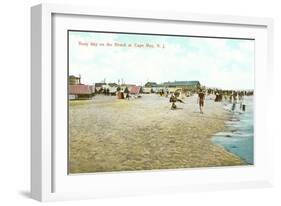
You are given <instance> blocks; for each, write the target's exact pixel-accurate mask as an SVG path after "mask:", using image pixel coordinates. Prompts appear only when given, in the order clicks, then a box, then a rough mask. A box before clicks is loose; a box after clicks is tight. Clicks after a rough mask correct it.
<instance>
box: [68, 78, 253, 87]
mask: <svg viewBox="0 0 281 206" xmlns="http://www.w3.org/2000/svg"><path fill="white" fill-rule="evenodd" d="M72 75H73V74H70V75H69V76H72ZM73 76H75V75H73ZM75 77H79V76H75ZM81 79H82V77H81ZM183 81H187V82H193V81H198V80H174V81H165V82H157V81H148V82H155V83H156V84H163V83H166V82H171V83H172V82H183ZM148 82H145V83H144V84H142V85H140V84H135V83H132V82H124V83H121V82H120V85H122V84H125V85H126V84H127V85H136V86H143V87H144V85H145V84H146V83H148ZM199 82H200V81H199ZM96 83H105V84H113V83H116V84H118V82H116V81H106V82H103V81H99V82H93V83H92V84H85V83H83V81H81V84H85V85H94V84H96ZM200 85H201V86H204V87H207V88H215V89H222V90H245V91H246V90H248V91H249V90H254V89H251V88H249V89H248V88H245V89H224V88H221V87H216V86H208V85H204V84H201V82H200Z"/></svg>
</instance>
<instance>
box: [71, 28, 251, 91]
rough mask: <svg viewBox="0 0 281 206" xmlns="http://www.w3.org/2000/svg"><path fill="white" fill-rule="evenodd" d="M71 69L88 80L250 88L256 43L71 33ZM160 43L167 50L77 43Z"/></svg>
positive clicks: (229, 40)
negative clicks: (181, 82)
mask: <svg viewBox="0 0 281 206" xmlns="http://www.w3.org/2000/svg"><path fill="white" fill-rule="evenodd" d="M69 37H70V38H69V59H70V62H69V72H70V74H74V75H78V74H81V76H82V82H84V83H86V84H92V83H94V82H99V81H101V80H103V79H104V78H106V80H107V81H108V82H109V81H111V82H117V81H118V79H121V78H123V79H124V80H125V81H126V82H127V83H134V84H145V82H146V81H156V82H158V83H161V82H164V81H174V80H199V81H200V82H201V83H202V84H204V85H206V86H214V87H220V88H226V89H253V88H254V41H253V40H239V39H219V38H199V37H198V38H197V37H176V36H157V35H135V34H111V33H94V32H71V33H70V35H69ZM79 41H81V42H98V43H112V44H114V43H116V42H117V43H120V44H121V43H126V45H128V44H132V45H134V44H135V43H137V44H146V43H149V44H154V45H156V44H159V45H161V46H162V45H165V48H135V47H134V46H133V47H131V48H128V47H99V46H98V47H89V46H88V47H85V46H79V44H78V42H79Z"/></svg>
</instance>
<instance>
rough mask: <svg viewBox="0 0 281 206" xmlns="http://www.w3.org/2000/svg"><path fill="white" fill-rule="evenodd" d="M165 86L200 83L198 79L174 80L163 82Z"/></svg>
mask: <svg viewBox="0 0 281 206" xmlns="http://www.w3.org/2000/svg"><path fill="white" fill-rule="evenodd" d="M163 84H164V85H165V86H195V85H198V84H199V85H200V82H199V81H174V82H164V83H163Z"/></svg>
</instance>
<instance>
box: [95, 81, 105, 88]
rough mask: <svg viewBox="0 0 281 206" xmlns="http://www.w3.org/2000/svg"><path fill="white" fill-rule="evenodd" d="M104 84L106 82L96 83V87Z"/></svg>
mask: <svg viewBox="0 0 281 206" xmlns="http://www.w3.org/2000/svg"><path fill="white" fill-rule="evenodd" d="M103 85H106V83H103V82H102V83H95V87H102V86H103Z"/></svg>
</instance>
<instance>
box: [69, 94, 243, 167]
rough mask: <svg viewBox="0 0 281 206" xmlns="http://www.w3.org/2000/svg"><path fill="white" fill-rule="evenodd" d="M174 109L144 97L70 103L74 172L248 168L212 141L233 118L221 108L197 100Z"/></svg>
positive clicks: (165, 102)
mask: <svg viewBox="0 0 281 206" xmlns="http://www.w3.org/2000/svg"><path fill="white" fill-rule="evenodd" d="M183 101H184V102H185V104H181V103H177V106H178V107H179V109H177V110H171V109H170V107H171V104H170V103H169V99H168V98H166V97H160V96H159V95H156V94H143V95H142V97H141V98H138V99H130V100H129V101H128V100H118V99H116V97H115V96H103V95H98V96H95V97H94V98H93V99H92V100H80V101H70V107H69V121H70V122H69V123H70V127H69V134H70V136H69V138H70V139H69V144H70V145H69V147H70V148H69V152H70V154H69V169H70V171H69V172H70V173H90V172H110V171H128V170H150V169H175V168H194V167H214V166H234V165H244V164H245V162H244V161H242V160H241V159H240V158H239V157H237V156H236V155H234V154H232V153H229V152H227V151H226V150H225V149H224V148H223V147H221V146H219V145H216V144H214V143H213V142H212V140H211V136H212V135H213V134H215V133H217V132H219V131H223V129H224V128H225V124H224V122H225V121H226V120H228V119H229V118H230V115H231V114H230V113H229V112H228V111H225V110H224V109H223V107H222V105H221V103H217V102H214V101H213V100H208V98H207V99H206V101H205V107H204V114H200V113H199V107H198V104H197V97H195V96H193V97H188V98H185V99H183Z"/></svg>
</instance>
